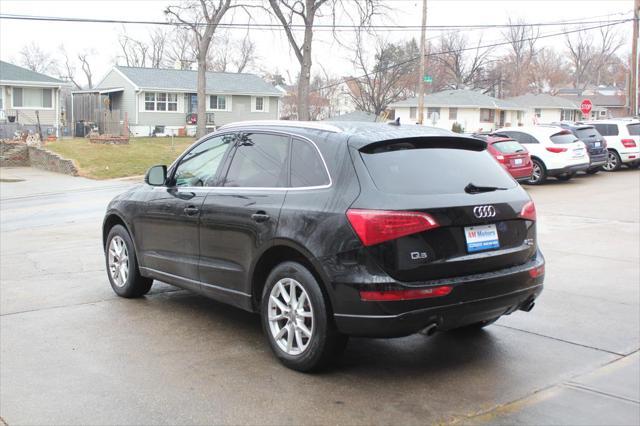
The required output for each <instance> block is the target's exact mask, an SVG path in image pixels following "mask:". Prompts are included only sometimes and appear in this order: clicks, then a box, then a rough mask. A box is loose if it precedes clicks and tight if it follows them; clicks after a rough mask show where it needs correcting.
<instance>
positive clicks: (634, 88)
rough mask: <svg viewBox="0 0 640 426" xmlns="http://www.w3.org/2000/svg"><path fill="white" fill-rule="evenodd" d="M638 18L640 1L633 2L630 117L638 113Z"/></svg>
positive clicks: (639, 15)
mask: <svg viewBox="0 0 640 426" xmlns="http://www.w3.org/2000/svg"><path fill="white" fill-rule="evenodd" d="M639 18H640V0H634V2H633V40H632V44H631V78H630V79H629V106H630V108H629V109H630V111H629V112H630V115H632V116H634V115H636V114H637V113H638V19H639Z"/></svg>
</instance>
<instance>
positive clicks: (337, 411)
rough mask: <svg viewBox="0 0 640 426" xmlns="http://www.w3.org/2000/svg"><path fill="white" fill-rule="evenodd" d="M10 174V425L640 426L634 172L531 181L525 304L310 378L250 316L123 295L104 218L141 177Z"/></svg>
mask: <svg viewBox="0 0 640 426" xmlns="http://www.w3.org/2000/svg"><path fill="white" fill-rule="evenodd" d="M0 178H1V179H0V181H1V182H0V197H1V206H0V227H1V234H0V267H1V277H0V278H1V284H0V315H1V316H0V346H1V352H0V417H1V418H2V419H3V421H4V422H5V423H6V424H9V425H11V426H13V425H17V424H54V423H55V424H96V425H97V424H205V423H206V424H211V423H215V424H350V425H351V424H434V423H464V424H467V423H469V424H486V423H491V424H514V423H520V424H638V423H640V383H639V377H640V371H639V365H640V359H639V357H638V350H639V349H640V309H639V308H640V291H639V287H640V267H639V263H640V252H639V251H640V219H639V218H640V173H639V172H638V171H633V170H622V171H620V172H617V173H612V174H599V175H596V176H588V177H579V178H577V179H575V180H572V181H570V182H562V183H561V182H555V181H551V182H550V183H549V184H548V185H545V186H542V187H534V188H529V190H530V193H531V195H532V197H533V198H534V200H535V201H536V204H537V208H538V216H539V239H540V242H541V246H542V249H543V251H544V254H545V255H546V257H547V262H548V264H547V279H546V289H545V291H544V292H543V295H542V297H541V298H540V299H539V301H538V303H537V305H536V308H535V309H534V310H533V311H532V312H531V313H524V312H516V313H514V314H512V315H511V316H508V317H505V318H503V319H501V320H500V321H498V323H496V324H495V325H493V326H491V327H488V328H487V329H486V331H484V332H480V333H477V334H466V335H465V334H460V333H440V334H436V335H435V336H433V337H431V338H427V337H424V336H417V335H416V336H410V337H406V338H400V339H392V340H381V339H352V340H351V341H350V343H349V346H348V349H347V351H346V353H345V356H344V357H343V358H342V359H341V360H340V361H339V362H338V365H337V366H336V367H335V368H333V369H332V370H330V371H327V372H325V373H322V374H315V375H305V374H300V373H296V372H293V371H290V370H288V369H286V368H284V367H282V366H281V365H280V364H279V363H278V362H277V361H276V360H275V359H274V358H273V356H272V355H271V353H270V351H269V349H268V347H267V344H266V342H265V340H264V338H263V336H262V334H261V330H260V324H259V320H258V317H257V316H254V315H251V314H248V313H245V312H242V311H239V310H237V309H234V308H231V307H228V306H225V305H222V304H219V303H216V302H213V301H210V300H207V299H203V298H201V297H199V296H195V295H192V294H190V293H188V292H186V291H182V290H176V289H174V288H173V287H170V286H168V285H165V284H161V283H156V284H154V288H153V289H152V291H151V293H150V294H149V295H148V296H146V297H144V298H142V299H138V300H125V299H120V298H117V297H116V296H115V295H114V294H113V292H112V291H111V288H110V287H109V283H108V280H107V277H106V272H105V270H104V261H103V256H102V248H101V234H100V226H101V221H102V215H103V213H104V209H105V206H106V204H107V202H108V201H109V199H110V198H111V197H113V196H114V195H115V194H117V193H118V192H120V191H122V190H123V189H125V188H126V187H128V186H129V185H131V184H132V183H131V182H127V181H101V182H98V181H91V180H86V179H83V178H72V177H67V176H61V175H54V174H52V173H47V172H42V171H37V170H34V169H4V170H2V173H1V174H0ZM20 179H23V180H22V181H15V180H20Z"/></svg>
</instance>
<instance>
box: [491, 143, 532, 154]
mask: <svg viewBox="0 0 640 426" xmlns="http://www.w3.org/2000/svg"><path fill="white" fill-rule="evenodd" d="M491 146H493V147H494V148H495V149H497V150H498V151H500V152H502V153H503V154H513V153H516V152H524V151H526V150H525V149H524V147H523V146H522V145H520V144H519V143H518V142H516V141H503V142H495V143H493V144H492V145H491Z"/></svg>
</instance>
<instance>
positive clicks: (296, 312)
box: [260, 262, 348, 372]
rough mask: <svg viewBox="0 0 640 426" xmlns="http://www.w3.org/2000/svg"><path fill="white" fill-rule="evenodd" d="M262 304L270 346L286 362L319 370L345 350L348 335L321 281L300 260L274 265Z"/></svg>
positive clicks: (299, 367)
mask: <svg viewBox="0 0 640 426" xmlns="http://www.w3.org/2000/svg"><path fill="white" fill-rule="evenodd" d="M292 290H293V292H292ZM292 295H293V297H292ZM260 305H261V306H260V307H261V309H260V316H261V318H262V328H263V330H264V333H265V335H266V336H267V340H268V342H269V346H271V350H272V351H273V353H274V355H275V356H276V357H277V358H278V359H279V360H280V362H282V364H284V365H285V366H287V367H289V368H291V369H293V370H297V371H302V372H310V371H315V370H319V369H322V368H323V367H326V366H327V365H328V364H329V363H330V362H331V361H333V360H334V359H335V358H337V357H338V356H340V355H341V354H342V352H343V351H344V349H345V347H346V344H347V340H348V337H347V336H345V335H343V334H341V333H339V332H338V330H337V329H336V327H335V324H334V323H333V320H332V315H331V311H330V309H329V306H328V303H327V301H326V299H325V296H324V294H323V292H322V289H321V288H320V284H318V281H317V280H316V279H315V277H314V276H313V274H312V273H311V272H310V271H309V270H308V269H307V268H306V267H304V266H303V265H301V264H300V263H297V262H283V263H281V264H279V265H278V266H276V267H275V268H273V270H272V271H271V273H270V274H269V277H268V278H267V280H266V283H265V286H264V290H263V292H262V301H261V303H260Z"/></svg>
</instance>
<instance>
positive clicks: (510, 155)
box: [473, 133, 533, 182]
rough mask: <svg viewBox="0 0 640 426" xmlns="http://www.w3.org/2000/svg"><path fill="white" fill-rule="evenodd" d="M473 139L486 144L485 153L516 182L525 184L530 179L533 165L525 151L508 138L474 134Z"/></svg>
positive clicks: (517, 143)
mask: <svg viewBox="0 0 640 426" xmlns="http://www.w3.org/2000/svg"><path fill="white" fill-rule="evenodd" d="M473 136H474V137H477V138H479V139H482V140H484V141H485V142H486V143H487V151H489V153H491V155H493V157H494V158H495V159H496V160H498V162H499V163H500V164H501V165H502V167H504V168H505V169H506V170H507V171H508V172H509V174H511V176H512V177H513V178H514V179H515V180H517V181H518V182H526V181H528V180H529V179H531V173H532V171H533V163H532V162H531V156H530V155H529V152H528V151H527V149H526V148H525V147H524V146H522V145H520V143H519V142H517V141H514V140H513V139H511V138H508V137H500V136H490V135H485V134H480V133H477V134H474V135H473Z"/></svg>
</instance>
